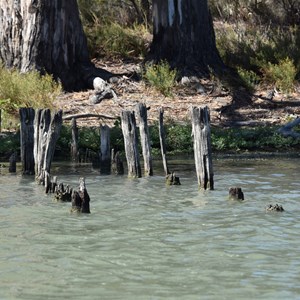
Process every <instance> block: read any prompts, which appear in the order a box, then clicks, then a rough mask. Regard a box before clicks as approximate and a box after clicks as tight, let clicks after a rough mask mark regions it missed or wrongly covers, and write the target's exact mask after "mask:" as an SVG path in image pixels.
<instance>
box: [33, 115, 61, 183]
mask: <svg viewBox="0 0 300 300" xmlns="http://www.w3.org/2000/svg"><path fill="white" fill-rule="evenodd" d="M61 126H62V111H61V110H60V111H58V112H56V113H54V114H52V115H51V112H50V110H49V109H39V110H37V112H36V114H35V121H34V140H35V142H34V160H35V175H36V178H37V180H38V181H39V182H40V183H42V184H45V171H46V172H48V173H49V174H50V168H51V163H52V159H53V155H54V151H55V146H56V141H57V139H58V137H59V134H60V130H61Z"/></svg>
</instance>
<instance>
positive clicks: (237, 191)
mask: <svg viewBox="0 0 300 300" xmlns="http://www.w3.org/2000/svg"><path fill="white" fill-rule="evenodd" d="M229 199H230V200H244V193H243V192H242V189H241V188H239V187H231V188H230V189H229Z"/></svg>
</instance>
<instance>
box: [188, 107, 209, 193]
mask: <svg viewBox="0 0 300 300" xmlns="http://www.w3.org/2000/svg"><path fill="white" fill-rule="evenodd" d="M191 115H192V135H193V138H194V157H195V165H196V172H197V178H198V185H199V187H200V188H201V189H204V190H206V189H209V190H213V189H214V180H213V166H212V150H211V132H210V113H209V109H208V107H207V106H205V107H192V108H191Z"/></svg>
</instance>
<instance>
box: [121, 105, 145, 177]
mask: <svg viewBox="0 0 300 300" xmlns="http://www.w3.org/2000/svg"><path fill="white" fill-rule="evenodd" d="M121 122H122V132H123V137H124V146H125V154H126V160H127V167H128V177H133V178H138V177H141V176H142V175H141V165H140V155H139V151H138V137H137V130H136V122H135V114H134V112H130V111H124V110H123V111H122V112H121Z"/></svg>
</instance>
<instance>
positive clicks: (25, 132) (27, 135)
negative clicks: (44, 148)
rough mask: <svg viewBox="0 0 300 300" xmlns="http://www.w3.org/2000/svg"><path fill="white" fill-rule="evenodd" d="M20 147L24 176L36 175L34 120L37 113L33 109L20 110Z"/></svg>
mask: <svg viewBox="0 0 300 300" xmlns="http://www.w3.org/2000/svg"><path fill="white" fill-rule="evenodd" d="M19 113H20V121H21V129H20V131H21V132H20V144H21V145H20V146H21V163H22V173H23V174H24V175H33V174H34V155H33V149H34V120H35V111H34V109H33V108H20V110H19Z"/></svg>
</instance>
